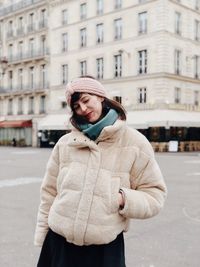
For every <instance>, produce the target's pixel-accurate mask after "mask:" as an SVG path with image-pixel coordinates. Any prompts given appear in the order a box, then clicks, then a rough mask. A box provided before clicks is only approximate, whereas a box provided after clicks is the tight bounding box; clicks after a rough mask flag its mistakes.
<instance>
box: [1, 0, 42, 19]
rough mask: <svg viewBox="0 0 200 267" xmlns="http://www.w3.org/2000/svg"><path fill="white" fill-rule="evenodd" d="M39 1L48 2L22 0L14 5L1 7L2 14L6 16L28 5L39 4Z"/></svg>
mask: <svg viewBox="0 0 200 267" xmlns="http://www.w3.org/2000/svg"><path fill="white" fill-rule="evenodd" d="M39 2H47V1H46V0H23V1H20V2H18V3H15V4H13V5H10V6H7V7H3V8H1V9H0V16H5V15H7V14H9V13H12V12H15V11H17V10H19V9H22V8H25V7H28V6H30V5H33V4H37V3H39Z"/></svg>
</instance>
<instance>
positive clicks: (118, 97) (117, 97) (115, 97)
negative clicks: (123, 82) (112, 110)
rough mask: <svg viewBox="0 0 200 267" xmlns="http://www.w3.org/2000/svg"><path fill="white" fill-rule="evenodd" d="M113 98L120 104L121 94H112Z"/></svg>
mask: <svg viewBox="0 0 200 267" xmlns="http://www.w3.org/2000/svg"><path fill="white" fill-rule="evenodd" d="M113 100H115V101H117V102H119V103H120V104H121V103H122V97H121V96H113Z"/></svg>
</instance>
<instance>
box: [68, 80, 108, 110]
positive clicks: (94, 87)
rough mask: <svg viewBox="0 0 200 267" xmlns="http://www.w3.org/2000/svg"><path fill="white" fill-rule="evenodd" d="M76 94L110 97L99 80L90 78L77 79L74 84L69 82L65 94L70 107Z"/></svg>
mask: <svg viewBox="0 0 200 267" xmlns="http://www.w3.org/2000/svg"><path fill="white" fill-rule="evenodd" d="M75 92H79V93H88V94H93V95H98V96H102V97H108V95H107V92H106V90H105V88H104V87H103V85H102V84H101V83H100V82H98V81H97V80H95V79H92V78H88V77H83V78H77V79H76V80H73V81H72V82H69V83H68V84H67V87H66V92H65V94H66V100H67V104H68V105H70V103H71V96H72V95H73V94H74V93H75Z"/></svg>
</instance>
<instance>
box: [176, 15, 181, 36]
mask: <svg viewBox="0 0 200 267" xmlns="http://www.w3.org/2000/svg"><path fill="white" fill-rule="evenodd" d="M175 33H176V34H181V14H180V13H179V12H175Z"/></svg>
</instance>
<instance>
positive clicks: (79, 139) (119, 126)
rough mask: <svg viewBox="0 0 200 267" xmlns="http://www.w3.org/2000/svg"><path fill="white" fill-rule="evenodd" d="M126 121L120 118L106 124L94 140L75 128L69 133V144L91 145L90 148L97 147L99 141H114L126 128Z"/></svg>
mask: <svg viewBox="0 0 200 267" xmlns="http://www.w3.org/2000/svg"><path fill="white" fill-rule="evenodd" d="M125 125H126V122H125V121H122V120H120V119H118V120H117V121H116V122H115V123H114V124H113V125H109V126H106V127H105V128H104V129H103V130H102V131H101V133H100V135H99V137H98V138H97V139H96V140H95V141H93V140H91V139H89V138H88V137H87V136H85V135H84V134H83V133H82V132H80V131H79V130H77V129H76V128H73V129H72V131H71V133H70V134H69V139H68V141H67V144H68V145H69V146H75V147H79V148H81V147H82V148H83V147H90V148H97V144H98V143H99V142H102V141H104V142H108V143H113V142H115V141H116V140H118V139H119V138H120V137H121V136H122V134H123V130H124V128H125Z"/></svg>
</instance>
